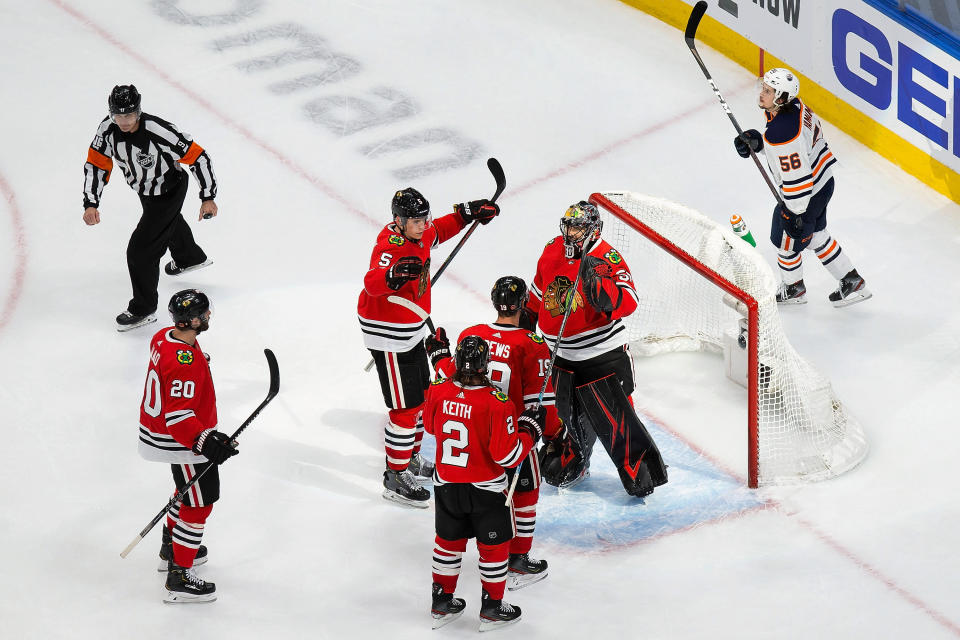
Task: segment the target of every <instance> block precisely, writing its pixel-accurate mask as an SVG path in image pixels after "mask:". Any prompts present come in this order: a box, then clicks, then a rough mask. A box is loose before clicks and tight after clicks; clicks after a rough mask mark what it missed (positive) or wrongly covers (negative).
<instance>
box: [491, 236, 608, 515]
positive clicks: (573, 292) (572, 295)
mask: <svg viewBox="0 0 960 640" xmlns="http://www.w3.org/2000/svg"><path fill="white" fill-rule="evenodd" d="M595 229H596V227H595V226H591V227H590V228H589V229H588V230H587V236H586V237H587V238H589V237H590V236H591V235H593V232H594V230H595ZM587 253H588V251H587V250H584V251H583V253H581V254H580V265H579V266H578V267H577V277H576V279H575V280H574V281H573V286H572V287H570V290H569V291H567V308H566V309H565V310H564V312H563V321H562V322H561V323H560V331H558V332H557V341H556V342H555V343H554V344H553V348H552V349H551V350H550V364H548V365H547V369H546V375H544V377H543V385H542V386H541V387H540V395H539V396H538V397H537V408H538V409H539V408H540V407H541V406H543V394H545V393H546V392H547V382H549V380H550V376H551V375H553V363H554V361H556V359H557V351H559V350H560V341H561V340H562V339H563V330H564V329H565V328H566V326H567V320H568V319H569V318H570V311H572V310H573V303H574V302H575V301H576V298H577V286H578V285H579V284H580V274H581V273H582V272H583V257H584V256H585V255H587ZM521 465H523V463H522V462H521V463H520V464H519V465H517V472H516V473H515V474H513V480H511V481H510V489H509V490H508V491H507V499H506V504H507V506H510V503H511V502H513V492H514V491H516V489H517V480H518V479H519V478H520V466H521Z"/></svg>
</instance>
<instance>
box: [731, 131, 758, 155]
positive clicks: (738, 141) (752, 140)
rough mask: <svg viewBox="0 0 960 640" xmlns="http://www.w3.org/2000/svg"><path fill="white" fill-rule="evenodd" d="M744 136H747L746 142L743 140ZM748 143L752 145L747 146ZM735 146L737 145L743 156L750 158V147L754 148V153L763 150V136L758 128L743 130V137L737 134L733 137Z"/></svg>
mask: <svg viewBox="0 0 960 640" xmlns="http://www.w3.org/2000/svg"><path fill="white" fill-rule="evenodd" d="M744 138H746V140H747V141H746V142H744V141H743V140H744ZM748 144H749V145H750V147H749V148H747V145H748ZM733 146H734V147H736V149H737V153H739V154H740V157H741V158H749V157H750V149H753V152H754V153H760V152H761V151H763V136H762V135H760V132H759V131H757V130H756V129H747V130H746V131H744V132H743V136H742V137H741V136H737V137H735V138H734V139H733Z"/></svg>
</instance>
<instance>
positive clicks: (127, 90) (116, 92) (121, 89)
mask: <svg viewBox="0 0 960 640" xmlns="http://www.w3.org/2000/svg"><path fill="white" fill-rule="evenodd" d="M107 106H108V107H109V108H110V115H112V116H115V115H117V114H121V113H137V114H139V113H140V92H139V91H137V88H136V87H135V86H133V85H132V84H118V85H117V86H115V87H114V88H113V91H111V92H110V97H108V98H107Z"/></svg>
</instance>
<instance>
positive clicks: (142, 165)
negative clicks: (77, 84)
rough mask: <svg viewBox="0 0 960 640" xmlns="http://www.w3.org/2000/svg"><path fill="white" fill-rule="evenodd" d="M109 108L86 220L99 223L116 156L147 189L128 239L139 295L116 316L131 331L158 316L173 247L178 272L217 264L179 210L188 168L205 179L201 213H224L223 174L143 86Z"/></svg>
mask: <svg viewBox="0 0 960 640" xmlns="http://www.w3.org/2000/svg"><path fill="white" fill-rule="evenodd" d="M107 104H108V106H109V108H110V115H109V116H107V117H106V118H104V119H103V121H102V122H101V123H100V127H99V128H98V129H97V134H96V135H95V136H94V137H93V142H92V143H90V149H89V150H88V151H87V161H86V163H85V164H84V165H83V177H84V181H83V206H84V211H83V221H84V222H85V223H87V224H88V225H94V224H97V223H99V222H100V211H99V207H100V194H101V193H102V192H103V187H104V185H106V184H107V182H108V181H109V180H110V173H111V171H112V170H113V164H114V162H116V163H117V165H118V166H119V167H120V171H122V172H123V177H124V179H126V181H127V184H128V185H130V188H131V189H133V190H134V191H136V192H137V194H138V195H139V196H140V203H141V205H142V206H143V213H142V215H141V216H140V222H139V223H138V224H137V228H136V229H134V231H133V234H132V235H131V236H130V242H129V243H128V244H127V269H128V270H129V271H130V283H131V285H132V286H133V298H131V299H130V302H129V303H128V305H127V309H126V311H124V312H123V313H121V314H120V315H118V316H117V330H118V331H129V330H130V329H134V328H136V327H140V326H143V325H145V324H149V323H151V322H155V321H156V319H157V318H156V316H155V315H154V312H155V311H156V310H157V285H158V283H159V280H160V260H161V258H163V254H164V253H166V251H167V249H170V256H171V257H172V258H173V259H172V260H171V261H170V262H168V263H167V265H166V266H165V267H164V271H165V272H166V273H167V274H168V275H171V276H176V275H180V274H181V273H184V272H186V271H192V270H194V269H199V268H202V267H205V266H207V265H209V264H211V263H212V262H213V261H212V260H210V259H208V258H207V254H206V253H204V252H203V249H201V248H200V247H199V245H197V243H196V241H194V239H193V232H191V231H190V225H189V224H187V221H186V220H184V218H183V215H181V213H180V211H181V209H182V207H183V200H184V198H185V197H186V195H187V182H188V179H187V175H186V171H185V170H184V169H183V166H182V165H187V166H188V167H190V170H191V171H193V176H194V177H195V178H196V179H197V182H198V183H199V185H200V200H201V204H200V217H199V218H198V219H200V220H203V219H207V218H212V217H214V216H216V215H217V205H216V203H215V202H214V198H215V197H216V195H217V179H216V176H214V173H213V166H212V165H211V164H210V156H208V155H207V152H206V151H204V150H203V147H201V146H200V145H198V144H197V143H196V142H194V141H193V138H191V137H190V136H189V135H188V134H186V133H182V132H181V131H180V130H179V129H177V127H175V126H174V125H172V124H170V123H169V122H167V121H165V120H162V119H160V118H158V117H156V116H153V115H150V114H149V113H142V112H141V111H140V93H139V92H138V91H137V88H136V87H134V86H133V85H132V84H131V85H117V86H115V87H114V88H113V91H111V92H110V96H109V98H108V99H107Z"/></svg>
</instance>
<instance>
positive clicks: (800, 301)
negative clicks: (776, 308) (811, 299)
mask: <svg viewBox="0 0 960 640" xmlns="http://www.w3.org/2000/svg"><path fill="white" fill-rule="evenodd" d="M777 304H778V305H780V306H781V307H785V306H787V305H789V304H807V296H806V295H802V296H800V297H799V298H787V299H786V300H777Z"/></svg>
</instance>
